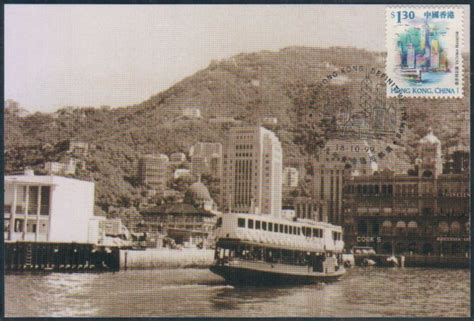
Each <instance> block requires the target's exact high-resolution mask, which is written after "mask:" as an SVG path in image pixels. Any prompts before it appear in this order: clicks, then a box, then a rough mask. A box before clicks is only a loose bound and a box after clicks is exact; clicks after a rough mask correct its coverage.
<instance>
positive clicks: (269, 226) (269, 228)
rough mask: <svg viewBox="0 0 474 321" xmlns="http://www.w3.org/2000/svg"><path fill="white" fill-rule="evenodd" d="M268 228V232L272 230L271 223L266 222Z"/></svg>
mask: <svg viewBox="0 0 474 321" xmlns="http://www.w3.org/2000/svg"><path fill="white" fill-rule="evenodd" d="M268 230H269V231H270V232H272V231H273V223H268Z"/></svg>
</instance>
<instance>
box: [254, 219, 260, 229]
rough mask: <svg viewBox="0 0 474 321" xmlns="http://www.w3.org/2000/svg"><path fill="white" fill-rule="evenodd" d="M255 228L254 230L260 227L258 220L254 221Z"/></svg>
mask: <svg viewBox="0 0 474 321" xmlns="http://www.w3.org/2000/svg"><path fill="white" fill-rule="evenodd" d="M255 229H256V230H259V229H260V221H255Z"/></svg>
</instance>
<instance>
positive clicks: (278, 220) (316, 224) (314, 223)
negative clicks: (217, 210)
mask: <svg viewBox="0 0 474 321" xmlns="http://www.w3.org/2000/svg"><path fill="white" fill-rule="evenodd" d="M222 216H223V218H224V219H225V217H226V216H227V217H230V216H240V217H245V218H250V219H255V220H265V221H267V222H273V223H278V224H294V225H301V226H303V225H304V226H308V225H311V226H314V227H322V228H330V229H334V230H337V231H339V230H342V227H341V226H339V225H333V224H331V223H327V222H318V221H312V220H296V221H292V220H288V219H284V218H277V217H274V216H271V215H268V214H251V213H224V214H223V215H222Z"/></svg>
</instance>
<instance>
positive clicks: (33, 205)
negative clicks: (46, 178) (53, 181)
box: [28, 186, 39, 215]
mask: <svg viewBox="0 0 474 321" xmlns="http://www.w3.org/2000/svg"><path fill="white" fill-rule="evenodd" d="M38 194H39V186H30V187H29V191H28V214H30V215H36V214H37V213H38V198H39V195H38Z"/></svg>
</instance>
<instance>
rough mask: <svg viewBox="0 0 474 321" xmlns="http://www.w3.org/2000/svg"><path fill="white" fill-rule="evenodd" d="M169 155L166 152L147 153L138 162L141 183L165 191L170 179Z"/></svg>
mask: <svg viewBox="0 0 474 321" xmlns="http://www.w3.org/2000/svg"><path fill="white" fill-rule="evenodd" d="M168 165H169V159H168V156H166V155H164V154H147V155H144V156H142V157H141V158H140V160H139V163H138V178H139V180H140V183H141V184H143V185H147V186H149V187H151V188H153V189H156V190H159V191H163V190H164V189H165V187H166V182H167V181H168V177H169V176H168Z"/></svg>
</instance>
